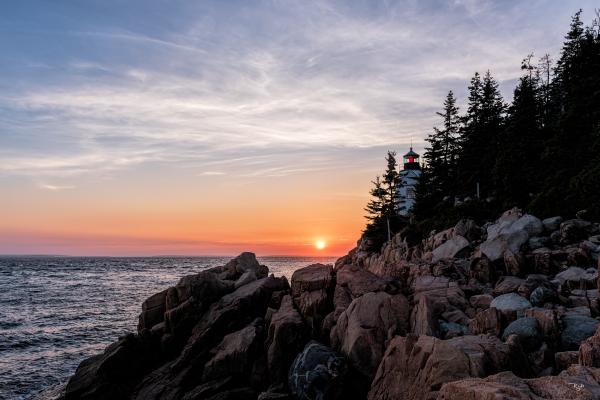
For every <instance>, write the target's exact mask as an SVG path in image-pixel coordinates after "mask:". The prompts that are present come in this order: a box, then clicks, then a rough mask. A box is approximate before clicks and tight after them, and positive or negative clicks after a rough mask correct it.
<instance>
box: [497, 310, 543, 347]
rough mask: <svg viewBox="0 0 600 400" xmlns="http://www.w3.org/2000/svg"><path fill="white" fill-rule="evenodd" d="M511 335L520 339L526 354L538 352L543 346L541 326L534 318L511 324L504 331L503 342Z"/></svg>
mask: <svg viewBox="0 0 600 400" xmlns="http://www.w3.org/2000/svg"><path fill="white" fill-rule="evenodd" d="M510 335H517V336H518V337H519V341H520V342H521V345H522V346H523V349H524V350H525V351H526V352H532V351H534V350H537V349H538V348H539V347H540V345H541V344H542V337H541V336H542V335H541V332H540V326H539V324H538V321H537V320H536V319H535V318H533V317H524V318H519V319H517V320H516V321H513V322H511V323H510V324H509V325H508V326H507V327H506V329H505V330H504V333H503V334H502V340H506V339H507V338H508V336H510Z"/></svg>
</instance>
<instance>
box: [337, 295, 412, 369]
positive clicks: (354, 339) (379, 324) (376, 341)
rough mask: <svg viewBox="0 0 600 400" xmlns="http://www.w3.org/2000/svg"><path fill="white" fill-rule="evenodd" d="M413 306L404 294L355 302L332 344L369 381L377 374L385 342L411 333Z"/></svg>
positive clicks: (360, 298)
mask: <svg viewBox="0 0 600 400" xmlns="http://www.w3.org/2000/svg"><path fill="white" fill-rule="evenodd" d="M408 321H409V304H408V300H407V299H406V297H404V296H403V295H402V294H397V295H390V294H388V293H385V292H376V293H366V294H365V295H363V296H361V297H359V298H357V299H355V300H353V301H352V303H351V304H350V306H349V307H348V308H347V309H346V310H345V311H344V312H343V313H342V314H341V315H340V317H339V318H338V322H337V325H336V326H335V327H334V329H333V330H332V331H331V345H332V346H333V348H334V349H337V350H339V351H340V352H341V353H343V354H344V355H346V356H347V357H348V360H349V362H350V364H351V365H352V367H353V368H354V369H355V370H357V371H359V372H360V373H361V374H362V375H363V376H365V377H367V378H368V379H369V380H370V379H372V378H373V376H374V375H375V371H376V370H377V366H378V365H379V362H380V361H381V357H382V356H383V352H384V351H385V342H386V341H387V340H389V339H391V338H392V337H393V336H394V335H403V334H406V333H407V331H408Z"/></svg>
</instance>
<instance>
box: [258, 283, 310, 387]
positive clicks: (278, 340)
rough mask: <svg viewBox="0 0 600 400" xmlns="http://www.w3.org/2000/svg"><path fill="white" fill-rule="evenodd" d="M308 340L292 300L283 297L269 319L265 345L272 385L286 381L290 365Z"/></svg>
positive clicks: (305, 329)
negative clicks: (277, 308)
mask: <svg viewBox="0 0 600 400" xmlns="http://www.w3.org/2000/svg"><path fill="white" fill-rule="evenodd" d="M308 338H309V335H308V330H307V328H306V326H305V325H304V322H303V321H302V317H301V316H300V314H299V313H298V311H297V310H296V309H295V308H294V304H293V302H292V298H291V297H290V296H289V295H287V296H285V297H284V298H283V299H282V301H281V306H280V307H279V310H277V312H276V313H275V314H274V315H273V317H272V318H271V323H270V324H269V335H268V337H267V340H266V343H265V347H266V349H267V367H268V371H269V377H270V382H271V383H272V384H273V383H282V382H286V381H287V375H288V371H289V369H290V365H291V364H292V362H293V361H294V358H295V357H296V355H297V354H298V353H300V351H302V349H303V348H304V345H305V344H306V342H307V341H308Z"/></svg>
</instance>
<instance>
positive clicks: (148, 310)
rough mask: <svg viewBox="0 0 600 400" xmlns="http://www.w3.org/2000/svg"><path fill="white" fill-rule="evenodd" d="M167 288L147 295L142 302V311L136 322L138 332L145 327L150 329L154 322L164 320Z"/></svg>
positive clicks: (157, 322)
mask: <svg viewBox="0 0 600 400" xmlns="http://www.w3.org/2000/svg"><path fill="white" fill-rule="evenodd" d="M166 299H167V290H163V291H162V292H159V293H156V294H154V295H152V296H150V297H148V298H147V299H146V300H145V301H144V302H143V303H142V313H141V314H140V317H139V322H138V333H140V334H142V332H143V331H144V330H146V329H152V327H153V326H154V325H156V324H160V323H161V322H163V321H164V320H165V311H166Z"/></svg>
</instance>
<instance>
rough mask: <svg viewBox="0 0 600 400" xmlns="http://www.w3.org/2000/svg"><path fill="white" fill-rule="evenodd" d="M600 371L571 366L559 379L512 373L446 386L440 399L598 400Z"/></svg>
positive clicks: (502, 373) (461, 381) (464, 380)
mask: <svg viewBox="0 0 600 400" xmlns="http://www.w3.org/2000/svg"><path fill="white" fill-rule="evenodd" d="M599 381H600V370H598V369H596V368H587V367H582V366H579V365H572V366H571V367H569V368H568V369H567V370H566V371H563V372H561V373H560V375H558V376H544V377H541V378H536V379H520V378H518V377H516V376H515V375H514V374H513V373H512V372H510V371H507V372H501V373H499V374H496V375H492V376H488V377H487V378H484V379H481V378H471V379H463V380H459V381H455V382H450V383H446V384H445V385H444V386H443V387H442V389H441V390H440V394H439V396H438V397H437V399H438V400H466V399H468V400H495V399H498V400H500V399H501V400H532V399H535V400H538V399H540V400H541V399H544V400H565V399H580V400H584V399H586V400H587V399H590V400H591V399H599V398H600V385H599Z"/></svg>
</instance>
